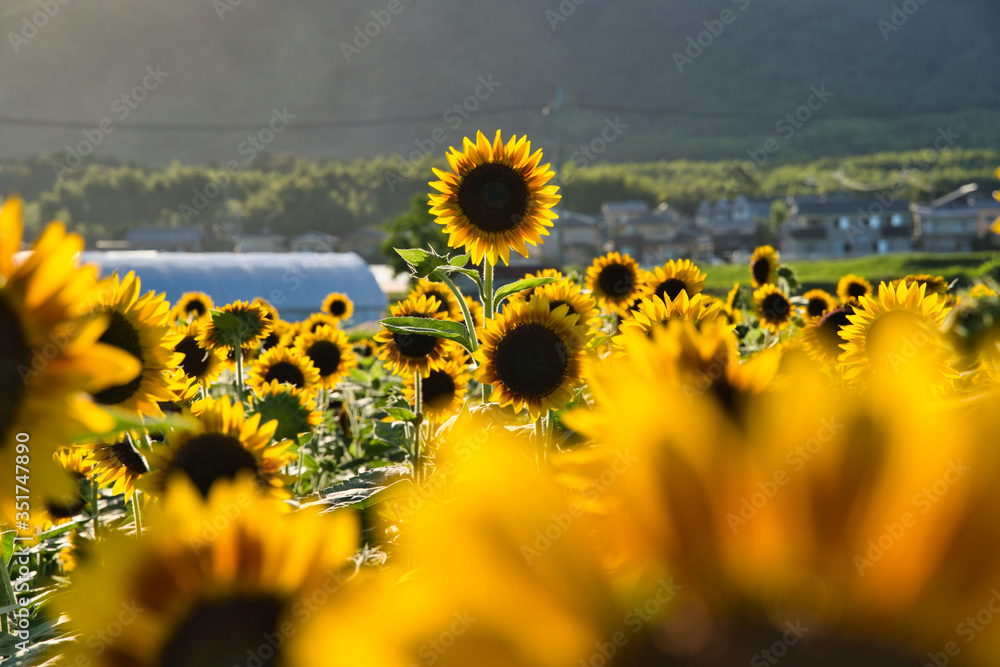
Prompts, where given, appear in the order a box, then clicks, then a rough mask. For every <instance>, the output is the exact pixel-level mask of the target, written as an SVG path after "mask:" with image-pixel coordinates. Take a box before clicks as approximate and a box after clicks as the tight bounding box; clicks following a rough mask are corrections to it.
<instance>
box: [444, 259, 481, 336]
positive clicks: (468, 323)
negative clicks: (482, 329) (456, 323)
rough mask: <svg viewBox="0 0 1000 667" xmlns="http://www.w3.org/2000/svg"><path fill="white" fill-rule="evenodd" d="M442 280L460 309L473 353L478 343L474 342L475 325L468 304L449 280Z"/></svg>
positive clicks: (446, 278) (445, 278)
mask: <svg viewBox="0 0 1000 667" xmlns="http://www.w3.org/2000/svg"><path fill="white" fill-rule="evenodd" d="M442 279H443V280H444V284H445V285H447V286H448V289H450V290H451V293H452V294H454V295H455V298H456V299H457V300H458V305H459V306H460V307H461V308H462V315H463V316H464V317H465V328H466V329H468V331H469V344H470V345H472V351H473V352H475V351H476V350H478V349H479V342H478V341H477V340H476V323H475V322H474V321H473V319H472V313H471V312H470V311H469V306H468V304H466V303H465V297H463V296H462V292H461V291H460V290H459V289H458V286H457V285H456V284H455V283H454V282H453V281H452V279H451V278H449V277H448V276H442Z"/></svg>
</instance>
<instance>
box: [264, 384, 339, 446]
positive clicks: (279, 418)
mask: <svg viewBox="0 0 1000 667" xmlns="http://www.w3.org/2000/svg"><path fill="white" fill-rule="evenodd" d="M253 414H259V415H260V417H261V421H262V422H263V423H265V424H266V423H267V422H269V421H271V420H274V421H276V422H277V424H278V425H277V426H276V427H275V429H274V439H275V440H276V441H281V440H289V439H293V438H296V437H298V436H299V435H301V434H303V433H308V432H310V431H312V430H313V429H314V428H315V427H317V426H319V425H320V423H321V422H322V421H323V415H322V414H321V413H320V412H319V411H318V410H316V401H315V400H313V398H312V397H311V396H310V394H309V393H307V392H305V391H303V390H301V389H299V388H298V387H293V386H292V385H290V384H283V383H281V382H278V381H277V380H271V381H270V382H268V383H267V384H265V385H263V386H262V387H260V388H259V389H258V390H257V393H256V397H255V398H254V401H253Z"/></svg>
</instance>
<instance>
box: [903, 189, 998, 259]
mask: <svg viewBox="0 0 1000 667" xmlns="http://www.w3.org/2000/svg"><path fill="white" fill-rule="evenodd" d="M976 189H977V188H976V187H975V186H972V187H964V188H961V189H959V190H956V191H954V192H952V193H949V194H947V195H945V196H943V197H941V198H939V199H936V200H934V201H932V202H930V203H929V204H912V205H911V206H910V209H911V211H912V212H913V222H914V236H915V238H916V240H917V244H918V247H919V248H920V249H921V250H924V251H926V252H968V251H971V250H981V249H984V248H988V247H991V246H992V243H993V239H994V237H995V235H994V234H993V233H992V232H990V225H992V224H993V221H994V220H996V219H997V218H998V217H1000V202H997V201H996V200H995V199H993V198H992V197H991V196H989V195H987V194H983V193H980V192H976Z"/></svg>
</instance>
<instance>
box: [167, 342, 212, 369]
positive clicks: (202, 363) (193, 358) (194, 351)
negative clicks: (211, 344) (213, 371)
mask: <svg viewBox="0 0 1000 667" xmlns="http://www.w3.org/2000/svg"><path fill="white" fill-rule="evenodd" d="M174 351H175V352H180V353H181V354H183V355H184V358H183V359H181V370H183V371H184V374H185V375H187V376H189V377H193V378H200V377H201V376H202V375H204V374H205V371H207V370H208V363H209V359H211V355H210V353H209V351H208V350H206V349H204V348H203V347H202V346H201V345H198V341H197V340H196V339H195V337H194V336H185V337H184V338H183V339H182V340H181V342H179V343H177V345H176V346H175V347H174Z"/></svg>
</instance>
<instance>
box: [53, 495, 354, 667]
mask: <svg viewBox="0 0 1000 667" xmlns="http://www.w3.org/2000/svg"><path fill="white" fill-rule="evenodd" d="M220 517H222V518H224V519H225V521H221V520H220ZM358 534H359V527H358V522H357V520H356V518H355V517H354V515H352V514H344V513H339V512H338V513H334V514H332V515H326V516H319V515H318V514H317V513H315V512H311V511H309V510H302V511H298V512H294V513H292V514H288V513H287V512H285V511H284V510H283V508H282V507H281V504H280V503H275V502H274V501H269V500H267V499H263V498H260V497H259V496H258V495H257V494H256V493H255V492H254V488H253V485H252V484H251V483H248V482H247V481H246V480H240V482H239V483H236V484H226V485H219V486H217V487H215V488H213V490H212V493H211V495H210V496H209V497H208V498H206V499H203V498H202V497H201V496H200V494H199V493H198V492H197V491H196V490H194V489H193V488H191V487H190V486H187V485H183V484H179V485H178V488H176V489H173V488H172V489H171V491H170V493H169V494H168V496H167V500H166V503H165V504H164V505H163V506H153V507H152V508H151V510H150V512H149V515H148V520H147V530H146V531H145V532H144V534H143V536H142V539H141V540H136V539H135V538H134V537H132V536H129V535H125V534H123V533H121V532H118V531H114V532H112V533H111V534H110V535H109V536H108V538H107V540H106V541H103V542H101V543H99V544H96V545H93V548H92V550H91V551H92V554H91V556H92V557H91V558H88V559H85V560H83V561H82V562H80V563H79V564H78V565H77V566H76V567H75V568H74V570H73V572H72V574H71V577H70V584H69V586H68V588H66V590H65V591H64V593H63V594H62V595H60V596H58V597H59V599H58V600H57V601H55V602H54V603H53V604H54V605H56V608H57V610H58V611H57V613H59V614H64V615H65V616H66V618H67V619H68V620H67V627H68V629H69V631H70V632H71V633H72V634H74V635H76V636H78V637H80V638H81V640H80V641H77V642H74V643H73V644H72V645H65V646H66V647H67V648H66V649H64V650H66V651H67V656H66V660H67V661H68V664H78V665H79V664H86V665H93V666H94V667H121V666H122V665H131V666H132V667H166V666H168V665H177V666H180V665H184V666H185V667H219V666H221V665H226V666H227V667H228V666H229V665H243V664H250V665H258V666H260V665H270V666H275V665H281V666H283V667H305V666H306V665H313V664H315V655H316V654H332V655H336V654H337V653H338V651H339V649H338V647H337V646H336V645H333V644H332V643H331V642H324V641H323V640H322V639H319V640H318V641H317V638H318V637H321V636H322V630H321V629H318V631H317V634H316V635H313V634H312V633H311V632H308V631H309V630H310V629H311V626H312V624H313V623H314V622H315V621H313V620H312V618H313V617H314V614H313V613H312V612H311V611H309V610H310V609H313V610H315V609H316V608H318V607H321V606H324V604H328V605H329V606H335V603H336V600H337V595H338V590H339V589H340V588H342V587H343V586H345V585H346V584H348V582H349V579H350V578H351V577H352V576H353V575H354V572H355V570H356V566H355V565H353V564H352V563H351V562H350V558H351V557H352V556H353V555H354V552H355V550H356V549H357V547H358V544H357V536H358ZM341 594H342V593H341ZM316 618H317V619H318V617H316ZM109 628H118V630H117V631H116V632H117V634H114V635H112V636H113V637H114V640H113V641H108V642H99V641H97V638H98V637H108V633H109V632H110V631H109V630H108V629H109ZM307 635H308V636H310V637H311V640H310V641H309V643H308V644H306V645H302V639H301V638H302V637H303V636H307ZM83 638H91V639H92V640H93V641H85V640H84V639H83Z"/></svg>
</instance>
